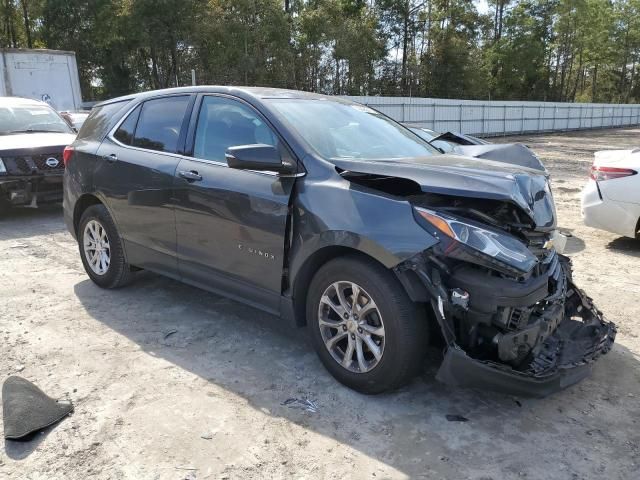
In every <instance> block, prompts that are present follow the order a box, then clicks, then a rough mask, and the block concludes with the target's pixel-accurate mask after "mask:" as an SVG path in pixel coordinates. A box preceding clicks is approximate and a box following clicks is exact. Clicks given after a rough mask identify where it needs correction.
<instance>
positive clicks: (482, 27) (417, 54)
mask: <svg viewBox="0 0 640 480" xmlns="http://www.w3.org/2000/svg"><path fill="white" fill-rule="evenodd" d="M488 5H489V11H488V12H487V13H486V14H481V13H479V12H478V10H477V5H476V2H475V1H474V0H284V1H283V0H1V1H0V46H2V47H10V48H19V47H24V48H26V47H29V46H31V47H33V48H52V49H62V50H72V51H75V52H76V55H77V59H78V65H79V69H80V80H81V86H82V90H83V95H84V97H85V98H86V99H100V98H107V97H113V96H116V95H121V94H125V93H129V92H132V91H138V90H145V89H153V88H165V87H172V86H176V85H188V84H190V83H191V71H192V70H195V72H196V77H197V81H198V83H209V84H231V85H241V84H242V85H264V86H274V87H288V88H297V89H304V90H312V91H319V92H325V93H333V94H351V95H361V94H362V95H365V94H369V95H373V94H384V95H413V96H433V97H450V98H493V99H513V100H555V101H580V102H583V101H584V102H588V101H596V102H637V101H638V100H639V99H640V66H639V65H638V63H639V60H640V0H489V1H488Z"/></svg>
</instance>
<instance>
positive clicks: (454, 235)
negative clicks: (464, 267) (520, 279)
mask: <svg viewBox="0 0 640 480" xmlns="http://www.w3.org/2000/svg"><path fill="white" fill-rule="evenodd" d="M416 212H417V213H418V215H420V216H421V217H422V218H423V219H425V220H426V221H427V222H429V223H430V224H431V225H433V226H434V227H436V228H437V229H438V231H439V232H440V233H442V234H444V235H446V236H447V237H449V238H450V239H452V240H455V241H456V242H459V243H461V244H464V245H466V246H467V247H470V248H471V249H473V250H474V251H475V252H479V253H481V254H482V256H483V257H485V259H486V260H488V261H489V263H491V265H492V266H494V267H498V269H499V270H506V271H508V272H509V273H516V272H520V273H527V272H529V271H530V270H531V269H532V268H533V267H534V265H535V264H536V263H537V261H538V259H537V258H536V256H535V255H534V254H533V253H531V252H530V251H529V249H528V248H527V247H526V246H525V245H524V244H523V243H522V242H521V241H519V240H518V239H516V238H514V237H512V236H511V235H508V234H506V233H503V232H499V231H496V230H488V229H486V228H483V227H480V226H478V225H476V224H474V223H471V222H468V221H465V220H460V219H458V218H455V217H450V216H449V215H445V214H442V213H439V212H434V211H432V210H427V209H424V208H416ZM436 235H437V232H436ZM449 253H454V249H453V248H451V249H448V251H447V254H449ZM452 256H456V255H455V254H454V255H452ZM457 256H460V255H457ZM467 260H470V261H473V260H472V259H467ZM475 263H481V262H475ZM484 263H486V262H484ZM500 267H504V268H500ZM514 269H515V271H516V272H514V271H513V270H514Z"/></svg>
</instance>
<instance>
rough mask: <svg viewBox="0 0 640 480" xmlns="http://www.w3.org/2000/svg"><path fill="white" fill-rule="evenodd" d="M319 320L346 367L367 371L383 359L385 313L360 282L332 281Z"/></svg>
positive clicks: (326, 339)
mask: <svg viewBox="0 0 640 480" xmlns="http://www.w3.org/2000/svg"><path fill="white" fill-rule="evenodd" d="M318 324H319V327H320V333H321V335H322V340H323V342H324V345H325V347H326V348H327V350H328V351H329V353H330V354H331V356H332V357H333V359H334V360H335V361H336V362H338V363H339V364H340V365H341V366H342V367H343V368H345V369H346V370H349V371H350V372H354V373H365V372H368V371H370V370H372V369H373V368H375V367H376V366H377V365H378V364H379V363H380V360H381V359H382V355H383V354H384V346H385V337H384V323H383V322H382V315H381V314H380V310H379V309H378V307H377V306H376V303H375V302H374V300H373V298H372V297H371V295H369V294H368V293H367V292H366V291H365V290H364V289H363V288H362V287H360V286H359V285H358V284H356V283H354V282H350V281H339V282H334V283H332V284H331V285H329V286H328V287H327V288H326V290H325V291H324V293H323V294H322V297H321V298H320V304H319V307H318Z"/></svg>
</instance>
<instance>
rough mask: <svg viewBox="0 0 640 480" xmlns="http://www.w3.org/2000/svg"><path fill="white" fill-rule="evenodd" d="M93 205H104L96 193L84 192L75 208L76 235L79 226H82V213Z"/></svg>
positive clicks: (74, 227)
mask: <svg viewBox="0 0 640 480" xmlns="http://www.w3.org/2000/svg"><path fill="white" fill-rule="evenodd" d="M92 205H104V204H103V203H102V201H100V199H99V198H98V197H96V196H95V195H93V194H91V193H85V194H83V195H82V196H81V197H80V198H78V200H77V201H76V204H75V206H74V208H73V230H74V232H75V233H76V237H77V235H78V227H79V226H80V219H81V218H82V214H83V213H84V212H85V210H86V209H87V208H89V207H91V206H92Z"/></svg>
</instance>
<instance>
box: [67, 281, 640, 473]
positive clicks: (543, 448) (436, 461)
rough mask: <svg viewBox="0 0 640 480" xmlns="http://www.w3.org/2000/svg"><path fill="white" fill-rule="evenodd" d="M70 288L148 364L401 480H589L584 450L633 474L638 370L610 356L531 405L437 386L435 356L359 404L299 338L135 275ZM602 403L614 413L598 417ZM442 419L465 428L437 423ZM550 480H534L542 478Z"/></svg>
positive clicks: (223, 304)
mask: <svg viewBox="0 0 640 480" xmlns="http://www.w3.org/2000/svg"><path fill="white" fill-rule="evenodd" d="M74 289H75V294H76V295H77V297H78V298H79V300H80V301H81V302H82V304H83V306H84V308H85V309H86V311H87V312H88V313H89V314H90V315H91V316H92V317H94V318H95V319H97V320H98V321H100V322H102V323H103V324H105V325H106V326H108V327H109V328H111V329H113V330H115V331H117V332H118V333H120V334H122V335H124V336H126V337H128V338H129V339H130V340H132V341H133V342H135V343H136V344H138V345H139V346H140V347H141V348H142V349H143V350H144V351H146V352H147V353H148V354H150V355H153V356H156V357H160V358H163V359H165V360H167V361H169V362H171V363H173V364H174V365H176V366H178V367H180V368H182V369H185V370H187V371H189V372H192V373H194V374H196V375H198V376H199V377H201V378H203V379H206V380H207V381H208V382H211V383H213V384H216V385H217V386H220V387H223V388H224V389H226V390H228V391H230V392H233V393H235V394H237V395H240V396H242V397H243V398H245V399H246V400H247V401H248V403H249V405H251V406H252V407H253V408H255V409H258V410H260V411H262V412H268V414H269V415H272V416H275V417H280V418H286V419H287V420H288V421H291V422H294V423H296V424H299V425H302V426H304V428H307V429H310V430H313V431H315V432H318V433H320V434H322V435H325V436H327V437H331V438H334V439H335V440H337V441H338V442H340V443H342V444H345V445H349V446H351V447H353V448H355V449H357V450H359V451H361V452H363V453H364V454H366V455H368V456H370V457H372V458H376V459H378V460H380V461H382V462H384V463H386V464H387V465H390V466H392V467H394V468H396V469H398V470H400V471H402V472H404V473H406V474H407V475H408V476H410V477H413V478H415V477H417V476H429V475H433V474H436V473H437V474H438V475H440V476H444V477H447V478H454V477H455V478H463V476H462V475H461V472H466V473H467V474H468V473H469V472H474V473H475V474H476V475H473V477H472V478H478V475H481V476H484V477H485V478H487V477H488V478H491V476H492V475H495V474H496V472H498V474H499V476H498V477H494V478H507V477H509V478H510V477H512V476H515V477H518V475H520V474H521V473H520V472H525V473H524V475H526V472H527V471H530V469H531V468H534V469H537V468H543V470H536V471H538V473H540V472H541V471H546V470H544V469H547V468H548V467H544V466H542V465H541V464H540V463H539V462H538V461H537V460H535V461H534V460H533V457H535V456H536V455H538V456H540V458H543V457H544V458H545V462H544V463H545V465H555V466H554V468H555V469H557V471H558V472H563V473H562V474H559V475H558V477H557V478H570V474H573V473H576V471H575V470H574V467H575V465H576V464H580V465H582V466H581V467H580V469H579V470H578V471H577V473H576V475H577V476H576V478H578V477H580V478H582V477H583V476H585V477H589V476H590V475H594V474H596V473H597V472H599V473H601V474H602V473H603V472H602V467H601V465H600V464H599V463H598V461H597V460H595V459H594V460H589V459H590V458H593V455H592V452H593V450H594V449H597V450H598V451H599V452H602V454H603V455H607V456H609V457H611V458H620V460H621V461H620V462H619V464H616V465H617V467H616V468H621V469H624V468H627V467H626V465H627V464H629V465H631V466H629V467H628V468H632V466H633V459H632V455H630V454H629V448H630V447H629V441H628V440H629V436H632V437H633V435H635V437H638V435H637V434H632V432H637V428H636V427H635V426H633V425H631V424H629V423H628V420H627V418H626V416H627V415H630V414H631V412H627V411H626V410H625V408H627V407H626V406H624V407H623V405H624V403H621V402H622V401H621V400H620V399H621V398H622V397H626V395H627V392H628V391H629V389H628V385H631V384H633V385H637V384H638V382H639V380H640V376H639V374H638V373H637V372H640V369H639V368H638V367H639V365H638V361H637V360H636V359H634V356H633V355H630V354H629V353H628V351H627V350H626V348H624V347H622V346H616V347H615V348H614V351H613V352H612V353H610V354H609V355H607V356H606V357H604V358H603V359H601V361H600V362H598V364H597V366H596V368H595V372H594V375H592V377H590V378H588V379H586V380H585V381H583V382H582V383H581V384H578V385H576V386H573V387H571V388H569V389H568V390H566V391H563V392H560V393H558V394H556V395H553V396H551V397H549V398H546V399H543V400H530V399H521V398H520V399H518V398H514V397H510V396H506V395H499V394H494V393H491V392H483V391H469V390H463V389H455V388H450V387H447V386H445V385H442V384H440V383H438V382H436V381H435V380H434V375H435V372H436V369H437V366H438V363H439V357H440V355H439V354H438V352H431V353H430V354H429V356H428V358H427V361H426V364H425V373H424V374H423V375H422V376H421V377H419V378H417V379H416V380H415V381H414V382H413V383H412V384H411V385H409V386H407V387H405V388H403V389H401V390H399V391H397V392H394V393H390V394H383V395H378V396H365V395H360V394H358V393H355V392H353V391H351V390H349V389H347V388H345V387H343V386H342V385H340V384H338V383H337V382H336V381H335V380H334V379H333V378H332V377H331V376H330V375H329V374H328V373H327V371H326V370H324V369H323V368H322V366H321V364H320V362H319V360H318V359H317V358H316V356H315V353H313V351H312V349H311V347H310V345H309V344H308V343H307V341H306V337H305V334H304V330H299V329H290V328H288V327H287V326H286V325H285V324H284V323H283V322H281V321H280V320H279V319H278V318H276V317H273V316H270V315H268V314H264V313H262V312H260V311H258V310H255V309H253V308H251V307H247V306H244V305H241V304H239V303H236V302H234V301H231V300H227V299H225V298H222V297H219V296H216V295H213V294H209V293H204V292H202V291H200V290H197V289H195V288H192V287H189V286H186V285H183V284H181V283H178V282H175V281H172V280H168V279H165V278H161V277H158V276H156V275H153V274H150V273H146V272H143V273H141V274H139V275H138V276H137V279H136V281H135V282H134V283H133V284H132V285H131V286H130V287H128V288H125V289H120V290H113V291H105V290H101V289H99V288H97V287H96V286H95V285H93V284H92V283H91V282H90V281H89V280H85V281H82V282H80V283H78V284H76V285H75V287H74ZM113 305H121V306H122V305H126V308H117V309H116V308H113ZM636 390H638V389H636ZM292 397H304V398H309V399H312V400H314V401H315V402H316V403H317V405H318V412H317V413H314V414H308V413H306V412H302V411H300V410H293V409H290V408H288V407H287V406H285V405H283V402H285V401H286V400H287V399H288V398H292ZM611 403H613V404H614V405H618V406H619V407H616V408H599V406H600V405H606V404H611ZM447 415H461V416H464V417H465V418H468V419H469V421H468V422H464V423H461V422H449V421H447V418H446V416H447ZM620 416H623V417H625V418H624V419H623V420H622V422H621V418H620ZM624 422H627V427H624V426H621V427H620V428H621V430H619V431H618V432H616V434H609V433H606V434H605V433H603V432H608V431H609V428H610V427H611V425H613V424H616V425H624ZM625 428H627V429H628V430H624V429H625ZM585 432H596V433H593V434H588V433H585ZM597 432H600V433H597ZM634 441H636V442H637V441H638V438H636V440H634ZM560 445H571V447H570V448H569V449H567V450H565V449H564V448H559V446H560ZM634 448H637V445H636V447H634ZM583 459H584V460H583ZM598 468H599V469H600V470H598ZM531 473H535V472H531ZM551 473H552V472H550V473H549V474H547V475H545V476H544V477H545V478H554V477H555V476H556V475H552V474H551ZM607 473H611V474H612V475H614V476H615V475H617V474H618V473H619V472H618V471H615V472H607ZM565 474H566V476H564V475H565ZM533 477H534V478H538V476H536V475H535V474H534V475H533ZM465 478H466V477H465Z"/></svg>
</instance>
